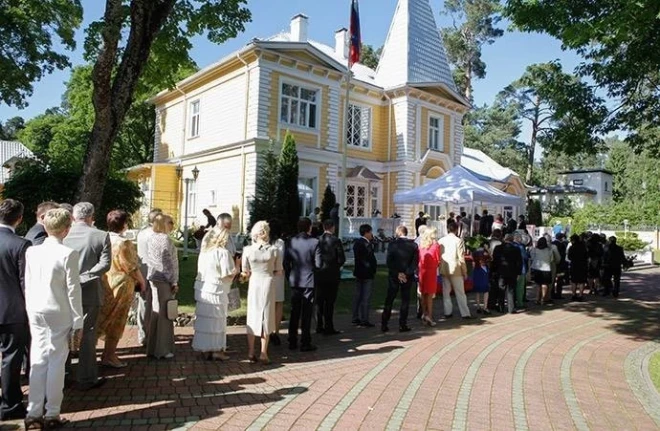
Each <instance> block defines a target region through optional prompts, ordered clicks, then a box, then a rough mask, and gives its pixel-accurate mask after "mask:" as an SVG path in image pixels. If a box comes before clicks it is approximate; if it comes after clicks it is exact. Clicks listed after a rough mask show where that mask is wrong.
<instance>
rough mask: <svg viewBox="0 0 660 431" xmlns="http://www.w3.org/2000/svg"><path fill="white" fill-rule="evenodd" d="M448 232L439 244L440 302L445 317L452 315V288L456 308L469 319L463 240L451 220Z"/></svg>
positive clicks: (462, 315)
mask: <svg viewBox="0 0 660 431" xmlns="http://www.w3.org/2000/svg"><path fill="white" fill-rule="evenodd" d="M447 230H448V231H449V234H448V235H447V236H445V237H444V238H442V239H441V240H440V241H438V243H439V244H440V249H441V256H442V263H441V264H440V273H441V274H442V287H443V289H442V303H443V305H444V311H445V317H446V318H449V317H451V316H452V302H451V291H452V289H453V290H454V294H455V295H456V302H457V304H458V309H459V311H460V312H461V317H463V318H464V319H470V318H472V316H471V315H470V309H469V308H468V304H467V297H466V296H465V285H464V280H465V277H467V266H466V265H465V242H463V240H462V239H461V238H459V237H458V236H456V232H457V231H458V226H457V225H456V223H454V222H451V223H449V225H448V226H447Z"/></svg>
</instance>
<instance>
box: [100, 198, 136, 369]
mask: <svg viewBox="0 0 660 431" xmlns="http://www.w3.org/2000/svg"><path fill="white" fill-rule="evenodd" d="M106 220H107V224H108V231H109V232H110V242H111V243H112V265H111V266H110V270H109V271H108V272H107V273H106V274H105V276H104V278H103V288H104V291H105V293H104V301H103V306H102V307H101V312H100V314H99V321H98V328H99V338H105V348H104V350H103V356H102V357H101V365H104V366H106V367H111V368H124V367H126V365H127V364H126V363H125V362H122V361H120V360H119V357H118V356H117V344H119V340H120V339H121V337H122V335H123V334H124V328H125V327H126V321H127V320H128V311H129V310H130V308H131V303H132V302H133V296H134V293H135V290H136V287H137V290H138V291H140V292H143V291H144V289H145V281H144V277H143V276H142V273H141V272H140V261H139V259H138V255H137V250H136V248H135V245H133V243H132V242H131V241H130V240H128V239H126V238H124V236H123V234H124V232H126V229H128V221H129V216H128V213H127V212H126V211H122V210H114V211H110V212H109V213H108V216H107V218H106Z"/></svg>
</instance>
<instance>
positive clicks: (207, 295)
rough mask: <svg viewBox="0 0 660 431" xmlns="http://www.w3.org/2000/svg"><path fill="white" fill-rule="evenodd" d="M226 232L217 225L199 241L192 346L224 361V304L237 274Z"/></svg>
mask: <svg viewBox="0 0 660 431" xmlns="http://www.w3.org/2000/svg"><path fill="white" fill-rule="evenodd" d="M228 241H229V231H228V230H227V229H225V228H223V227H220V226H217V227H214V228H213V229H211V230H210V231H209V232H208V233H207V234H206V235H205V236H204V240H203V241H202V247H201V248H202V250H201V253H200V254H199V260H198V261H197V279H196V280H195V301H197V307H196V309H195V316H196V318H195V336H194V337H193V342H192V347H193V350H195V351H197V352H202V355H203V357H204V359H206V360H209V361H214V360H226V359H229V357H228V356H227V355H226V353H225V349H226V348H227V304H228V296H227V295H228V293H229V290H230V289H231V284H232V280H233V279H234V276H235V275H236V273H237V270H236V266H235V265H234V258H233V256H232V255H231V253H230V252H229V250H227V248H226V247H227V242H228Z"/></svg>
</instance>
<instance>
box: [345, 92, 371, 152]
mask: <svg viewBox="0 0 660 431" xmlns="http://www.w3.org/2000/svg"><path fill="white" fill-rule="evenodd" d="M355 109H358V110H359V111H358V112H359V113H360V137H359V141H360V142H358V143H356V142H355V140H354V139H353V136H354V135H353V134H352V133H351V131H352V128H353V118H354V117H355V114H354V113H353V110H355ZM365 112H366V113H367V115H368V116H367V119H368V123H367V126H366V127H364V126H363V125H362V121H363V118H362V116H363V115H364V114H365ZM348 115H349V117H348V118H349V121H348V123H347V126H348V127H347V128H346V136H345V137H344V138H345V139H346V142H347V144H348V147H350V148H354V149H358V150H365V151H371V148H372V124H373V110H372V108H371V106H368V105H363V104H359V103H349V105H348ZM365 143H366V145H365Z"/></svg>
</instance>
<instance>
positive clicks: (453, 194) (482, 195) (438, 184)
mask: <svg viewBox="0 0 660 431" xmlns="http://www.w3.org/2000/svg"><path fill="white" fill-rule="evenodd" d="M394 203H395V204H399V205H405V204H408V205H420V204H421V205H438V204H441V203H444V204H446V205H449V204H452V205H462V204H469V205H470V206H474V204H475V203H479V204H484V203H488V204H493V205H502V206H505V205H506V206H508V205H510V206H520V205H522V203H523V201H522V199H521V198H520V197H518V196H515V195H512V194H509V193H506V192H503V191H501V190H498V189H496V188H495V187H493V186H491V185H490V184H488V183H487V182H485V181H482V180H480V179H478V178H477V177H476V176H475V175H473V174H472V173H471V172H469V171H468V170H467V169H465V168H464V167H462V166H454V167H453V168H452V169H450V170H449V171H447V172H446V173H445V174H444V175H442V176H441V177H439V178H436V179H434V180H432V181H429V182H428V183H426V184H423V185H421V186H419V187H416V188H414V189H412V190H407V191H405V192H399V193H395V194H394ZM472 212H473V211H470V213H472Z"/></svg>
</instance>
